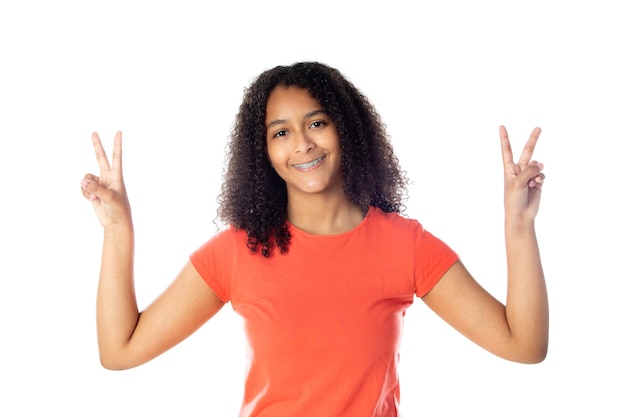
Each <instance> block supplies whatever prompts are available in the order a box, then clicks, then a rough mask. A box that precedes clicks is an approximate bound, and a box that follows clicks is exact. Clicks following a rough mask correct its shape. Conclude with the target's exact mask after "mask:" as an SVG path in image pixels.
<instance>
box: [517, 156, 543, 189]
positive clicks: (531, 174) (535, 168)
mask: <svg viewBox="0 0 626 417" xmlns="http://www.w3.org/2000/svg"><path fill="white" fill-rule="evenodd" d="M542 170H543V164H542V163H539V162H537V161H532V162H530V163H529V164H528V166H527V167H526V169H524V170H522V171H521V172H520V173H519V174H518V179H519V181H520V185H521V184H528V185H529V186H531V187H532V186H534V184H535V183H538V182H537V181H535V179H536V178H539V177H541V176H543V173H542V172H541V171H542ZM531 183H532V184H533V185H531Z"/></svg>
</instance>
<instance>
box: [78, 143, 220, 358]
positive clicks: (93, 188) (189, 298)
mask: <svg viewBox="0 0 626 417" xmlns="http://www.w3.org/2000/svg"><path fill="white" fill-rule="evenodd" d="M92 142H93V146H94V150H95V153H96V158H97V160H98V166H99V168H100V175H99V176H96V175H93V174H87V175H85V177H84V178H83V180H82V181H81V189H82V193H83V195H84V196H85V198H87V199H88V200H89V201H91V203H92V205H93V208H94V210H95V212H96V216H97V217H98V220H99V221H100V224H101V225H102V227H103V229H104V241H103V246H102V264H101V267H100V280H99V283H98V295H97V301H96V321H97V329H98V348H99V351H100V361H101V363H102V365H103V366H104V367H105V368H109V369H126V368H131V367H134V366H137V365H140V364H142V363H144V362H147V361H149V360H150V359H152V358H154V357H156V356H158V355H159V354H161V353H163V352H164V351H166V350H167V349H169V348H171V347H172V346H174V345H176V344H177V343H178V342H180V341H181V340H183V339H184V338H186V337H187V336H189V335H190V334H191V333H193V332H194V331H195V330H196V329H197V328H198V327H200V326H201V325H202V324H203V323H204V322H206V321H207V320H208V319H209V318H210V317H212V316H213V315H214V314H215V313H216V312H217V311H219V309H220V308H221V307H222V305H223V303H222V301H220V300H219V299H218V298H217V296H216V295H215V294H214V293H213V292H212V291H211V290H210V288H209V286H208V285H206V284H205V283H204V281H203V280H202V279H201V277H200V276H199V274H198V273H197V271H196V270H195V268H194V267H193V266H192V265H191V264H190V263H189V262H188V263H187V264H186V265H185V266H184V267H183V269H182V270H181V272H180V274H179V275H178V277H177V278H176V279H175V280H174V282H173V283H172V285H171V286H170V287H169V288H168V289H167V290H165V291H164V292H163V294H161V296H159V298H157V300H155V302H154V303H152V304H151V305H150V306H149V307H148V308H147V309H146V310H144V311H143V312H141V313H139V311H138V308H137V301H136V297H135V288H134V277H133V260H134V256H133V251H134V231H133V221H132V216H131V210H130V204H129V200H128V196H127V194H126V188H125V186H124V180H123V175H122V134H121V132H118V133H117V134H116V135H115V139H114V145H113V154H112V163H111V164H109V160H108V158H107V156H106V153H105V151H104V148H103V147H102V143H101V141H100V138H99V136H98V134H97V133H94V134H93V135H92Z"/></svg>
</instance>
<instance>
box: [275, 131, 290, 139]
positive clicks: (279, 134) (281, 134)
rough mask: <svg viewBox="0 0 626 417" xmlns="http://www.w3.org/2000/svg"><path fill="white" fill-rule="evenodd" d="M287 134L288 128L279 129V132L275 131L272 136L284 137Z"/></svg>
mask: <svg viewBox="0 0 626 417" xmlns="http://www.w3.org/2000/svg"><path fill="white" fill-rule="evenodd" d="M286 134H287V131H286V130H279V131H278V132H276V133H274V135H273V136H272V137H273V138H280V137H283V136H285V135H286Z"/></svg>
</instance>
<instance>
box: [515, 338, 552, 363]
mask: <svg viewBox="0 0 626 417" xmlns="http://www.w3.org/2000/svg"><path fill="white" fill-rule="evenodd" d="M547 356H548V343H547V341H546V343H542V344H540V345H536V346H532V347H528V348H526V349H522V350H521V351H520V352H519V353H518V355H516V357H515V358H512V360H513V361H514V362H519V363H524V364H528V365H536V364H539V363H541V362H543V361H544V360H545V359H546V357H547Z"/></svg>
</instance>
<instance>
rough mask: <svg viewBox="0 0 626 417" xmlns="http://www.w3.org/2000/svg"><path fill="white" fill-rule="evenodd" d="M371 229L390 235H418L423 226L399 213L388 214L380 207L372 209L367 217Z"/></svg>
mask: <svg viewBox="0 0 626 417" xmlns="http://www.w3.org/2000/svg"><path fill="white" fill-rule="evenodd" d="M366 218H367V224H368V226H369V227H373V228H378V229H382V230H386V231H387V232H388V233H402V234H404V233H407V232H409V233H416V232H418V231H419V230H421V229H422V225H421V224H420V222H418V221H417V220H416V219H412V218H410V217H406V216H403V215H401V214H399V213H395V212H393V213H387V212H385V211H383V210H381V209H380V208H378V207H370V209H369V211H368V212H367V215H366Z"/></svg>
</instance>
